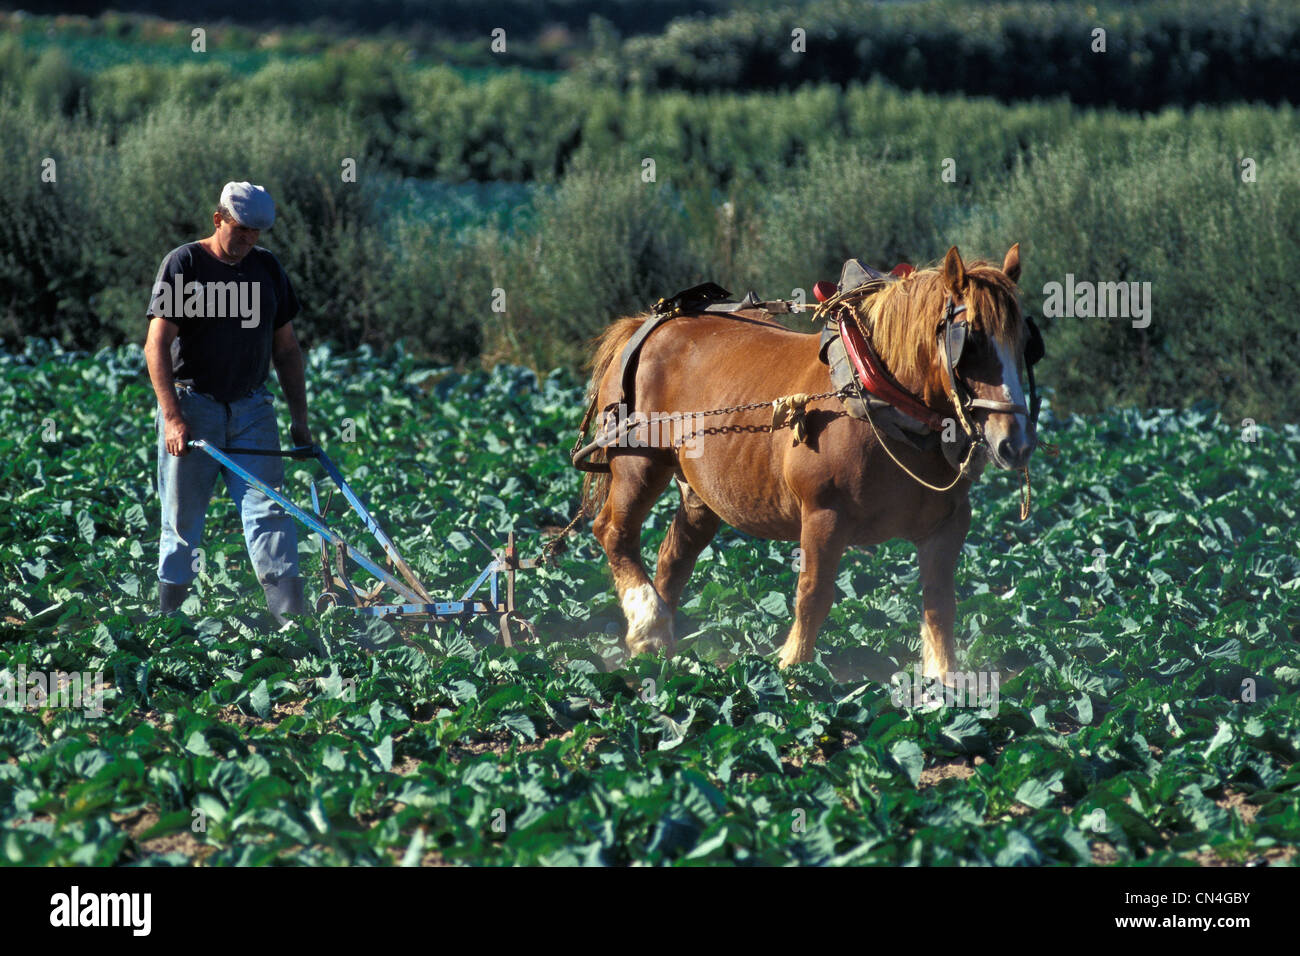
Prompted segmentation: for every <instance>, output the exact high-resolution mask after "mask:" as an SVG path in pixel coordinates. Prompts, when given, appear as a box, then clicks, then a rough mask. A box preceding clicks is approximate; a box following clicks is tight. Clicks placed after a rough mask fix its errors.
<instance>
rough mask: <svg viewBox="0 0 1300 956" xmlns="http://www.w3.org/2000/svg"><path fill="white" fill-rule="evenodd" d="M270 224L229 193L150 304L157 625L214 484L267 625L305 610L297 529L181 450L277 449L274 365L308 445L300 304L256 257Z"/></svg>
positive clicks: (248, 462) (181, 584) (252, 464)
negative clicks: (224, 493)
mask: <svg viewBox="0 0 1300 956" xmlns="http://www.w3.org/2000/svg"><path fill="white" fill-rule="evenodd" d="M274 221H275V203H274V201H272V199H271V196H270V194H269V193H268V192H267V191H266V190H265V189H263V188H262V187H261V186H254V185H252V184H251V183H247V182H241V183H236V182H230V183H226V185H225V188H224V189H222V191H221V199H220V202H219V204H218V207H217V210H216V212H214V213H213V215H212V224H213V226H214V231H213V233H212V235H210V236H208V237H207V238H206V239H200V240H199V241H198V242H191V243H187V244H185V245H183V246H180V247H178V248H176V249H173V250H172V251H171V252H169V253H168V254H167V256H166V258H164V259H163V262H162V267H161V268H160V269H159V270H158V279H157V281H156V282H155V283H154V287H153V293H152V295H151V297H150V301H149V309H148V318H149V335H148V339H147V340H146V342H145V358H146V360H147V362H148V365H149V376H150V378H151V379H152V381H153V388H154V393H155V394H156V395H157V397H158V410H157V414H156V418H155V426H156V430H157V433H158V494H159V497H160V498H161V499H162V537H161V539H160V541H159V546H158V551H159V554H158V582H159V585H158V591H159V608H160V612H161V613H163V614H168V613H171V612H172V611H174V610H176V609H177V608H178V607H180V605H181V603H182V602H183V601H184V600H185V597H186V595H187V593H188V592H189V588H190V584H191V583H192V582H193V580H194V578H195V577H196V576H197V574H198V571H199V569H200V567H201V564H200V559H199V556H198V549H199V547H200V542H201V541H202V538H203V522H204V518H205V517H206V515H207V510H208V502H209V500H210V499H211V497H212V490H213V486H214V484H215V483H216V479H217V473H218V472H221V473H222V476H223V477H224V478H225V481H226V488H227V489H228V491H229V492H230V495H231V497H232V498H233V499H234V501H235V505H236V506H237V507H238V509H239V516H240V519H241V520H242V521H243V525H244V539H245V541H246V543H247V546H248V555H249V557H250V558H251V559H252V562H253V569H254V571H255V572H256V573H257V578H258V580H259V581H260V582H261V584H262V588H263V590H264V591H265V592H266V603H267V607H268V609H269V610H270V611H271V614H272V615H273V616H274V617H275V619H276V620H277V621H278V622H279V623H281V624H283V623H284V622H285V620H286V618H285V615H286V614H301V613H304V611H305V610H306V608H305V606H304V601H303V588H302V577H301V576H300V573H299V569H298V534H297V529H296V527H295V526H294V522H293V519H292V518H291V517H290V516H289V515H288V514H287V513H286V512H285V510H284V509H283V508H282V507H280V506H279V505H278V504H276V503H275V502H273V501H271V500H270V499H269V498H267V497H266V496H265V495H264V494H262V493H261V492H260V491H258V490H257V489H256V488H254V487H252V486H251V485H250V484H249V483H248V481H247V480H245V479H243V478H240V477H239V476H238V475H235V474H233V473H232V472H230V471H229V469H226V468H224V467H223V466H221V465H220V464H218V463H217V461H216V460H215V459H214V458H212V457H211V456H210V455H207V454H204V453H203V452H191V449H190V448H189V447H188V446H187V442H189V441H190V440H192V439H197V438H202V439H204V440H205V441H207V442H209V443H211V444H212V445H215V446H217V447H218V448H228V447H235V448H274V449H279V447H280V439H279V435H278V433H277V431H278V430H277V427H276V418H275V409H274V407H273V399H272V396H271V393H270V392H269V391H268V390H267V388H266V385H265V382H266V377H267V372H268V370H269V365H270V363H272V362H274V363H275V370H276V374H277V375H278V376H279V379H280V387H281V388H282V389H283V390H284V395H285V398H286V399H287V400H288V402H289V410H290V412H291V414H292V425H291V427H290V435H291V437H292V439H293V441H294V444H296V445H310V444H311V443H312V440H311V431H310V430H309V429H308V427H307V389H306V381H305V376H304V373H303V360H302V351H301V350H300V349H299V347H298V340H297V338H296V337H295V336H294V332H293V322H292V319H293V317H294V316H295V315H296V314H297V313H298V308H299V306H298V299H297V297H296V296H295V295H294V292H293V286H292V285H290V283H289V277H288V276H287V275H285V272H284V269H282V268H281V266H280V263H279V261H278V260H277V259H276V258H275V256H274V255H272V254H271V253H270V252H269V251H267V250H266V249H263V248H262V247H261V246H258V245H256V242H257V238H258V236H259V234H260V233H261V232H263V231H265V230H267V229H270V228H271V225H272V223H274ZM237 458H238V460H239V462H240V464H241V465H242V466H243V467H244V468H246V469H247V470H248V471H249V472H250V473H251V474H253V475H256V476H257V477H258V478H260V479H261V480H262V481H265V482H266V483H267V484H268V485H270V486H271V487H278V486H280V485H281V484H282V483H283V482H284V463H283V460H282V459H280V458H278V457H273V456H260V455H247V456H237Z"/></svg>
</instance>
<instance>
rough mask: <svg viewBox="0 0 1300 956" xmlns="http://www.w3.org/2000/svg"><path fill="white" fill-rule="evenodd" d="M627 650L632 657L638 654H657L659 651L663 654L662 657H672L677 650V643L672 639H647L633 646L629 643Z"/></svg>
mask: <svg viewBox="0 0 1300 956" xmlns="http://www.w3.org/2000/svg"><path fill="white" fill-rule="evenodd" d="M627 649H628V652H629V653H630V654H631V655H632V656H633V657H636V656H637V655H638V654H657V653H659V652H660V651H663V652H664V657H672V656H673V653H674V651H676V649H677V642H676V641H674V640H673V639H672V638H663V637H647V638H643V639H642V640H640V641H637V642H636V643H635V644H633V643H632V642H631V641H629V642H628V645H627Z"/></svg>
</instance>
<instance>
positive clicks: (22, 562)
mask: <svg viewBox="0 0 1300 956" xmlns="http://www.w3.org/2000/svg"><path fill="white" fill-rule="evenodd" d="M1049 350H1050V345H1049ZM307 374H308V389H309V394H310V395H311V396H312V406H311V420H312V425H313V429H314V432H315V435H316V438H317V440H318V442H320V444H321V445H322V446H323V447H324V448H325V449H326V451H327V452H328V453H329V454H330V456H331V457H332V458H333V459H334V460H335V461H336V462H338V464H339V465H340V467H341V468H342V470H343V472H344V474H346V475H347V476H348V478H349V480H350V481H351V483H352V485H353V487H354V488H355V489H357V490H358V491H359V492H360V493H361V494H362V495H363V496H364V497H365V498H366V500H367V501H368V502H369V503H370V504H371V506H372V510H373V511H374V512H375V514H376V515H377V517H379V519H380V520H381V521H382V522H384V523H385V525H386V527H387V529H388V531H389V532H390V533H391V534H392V536H393V537H394V538H395V539H396V541H397V542H398V544H399V546H400V547H401V548H402V550H403V553H404V554H405V555H406V557H407V558H408V559H409V560H410V561H411V563H412V564H413V565H414V567H415V569H416V571H417V573H419V574H420V576H421V578H422V579H423V580H424V581H425V583H426V584H427V585H429V587H430V590H431V591H433V592H434V593H435V596H440V597H441V596H443V595H450V596H454V597H458V596H459V595H460V593H461V591H463V589H464V588H465V587H466V586H467V585H468V584H469V582H470V581H472V580H473V578H474V577H475V575H476V574H477V572H478V570H479V569H480V568H481V567H482V566H483V565H484V564H485V563H486V562H487V561H488V560H489V555H488V552H487V551H486V550H485V549H484V547H483V546H482V545H481V544H480V543H479V542H478V541H476V540H475V536H476V535H477V536H478V537H481V538H482V539H483V540H484V541H486V542H488V543H489V544H493V545H498V544H501V543H503V542H504V539H505V535H506V533H507V532H508V531H510V530H514V531H515V532H516V534H517V536H518V538H519V541H520V545H521V549H522V551H523V554H524V556H525V557H532V556H535V555H537V554H538V553H540V551H541V548H542V546H543V544H544V543H545V542H546V541H547V540H549V539H550V536H551V535H552V534H553V533H554V531H555V530H557V529H558V528H559V527H562V526H563V525H565V524H567V523H568V521H569V519H570V518H571V517H572V516H573V514H574V513H575V509H576V507H577V499H578V492H579V483H580V482H579V475H578V473H576V472H574V471H573V470H572V469H571V468H570V467H569V465H568V460H567V454H566V452H567V448H568V447H569V445H570V444H571V442H572V439H573V433H574V430H575V428H576V425H577V422H578V420H579V418H580V416H581V411H582V407H581V399H582V392H583V383H581V382H579V381H577V380H576V379H574V378H572V377H571V376H570V375H567V374H564V373H556V374H553V375H551V376H549V377H547V378H546V379H545V380H544V381H539V379H538V377H537V376H536V375H535V374H534V373H533V372H530V371H526V370H523V369H520V368H516V367H513V366H508V365H500V366H497V367H496V368H495V369H494V370H492V371H491V372H482V371H472V372H464V373H461V372H456V371H453V370H451V369H448V368H444V367H433V366H426V365H423V364H421V363H419V362H417V361H416V360H414V359H412V358H410V357H409V356H407V355H405V354H404V353H403V352H401V351H400V350H395V351H391V352H389V353H388V354H386V355H382V356H381V355H376V354H373V353H371V352H369V351H366V350H362V351H361V352H359V353H350V354H332V353H331V352H329V351H328V350H326V349H324V348H316V349H313V350H312V351H311V352H310V354H309V356H308V373H307ZM0 394H2V397H0V514H2V515H3V518H2V520H0V605H3V611H2V614H3V625H0V693H2V694H6V696H4V697H3V698H0V862H5V863H22V864H93V865H107V864H131V863H137V864H149V865H165V866H186V865H194V864H204V865H207V866H222V865H238V864H258V863H269V862H290V863H297V864H339V863H357V864H384V865H390V864H401V865H419V864H462V863H473V864H486V865H498V864H539V863H540V864H628V863H649V864H680V865H691V864H703V863H720V862H730V863H739V864H777V865H782V864H790V863H804V864H829V865H844V864H906V863H922V864H998V865H1015V864H1054V863H1060V864H1099V865H1107V864H1132V863H1138V862H1141V863H1146V864H1152V863H1155V864H1184V863H1185V864H1201V865H1214V864H1242V863H1247V864H1264V863H1267V864H1273V865H1277V864H1294V863H1295V854H1296V850H1295V845H1296V843H1297V842H1298V841H1300V768H1297V766H1296V764H1295V760H1296V756H1297V752H1298V751H1300V550H1298V547H1297V541H1296V534H1295V528H1296V521H1297V515H1296V509H1297V500H1296V496H1295V489H1296V488H1297V487H1298V486H1300V457H1298V455H1297V449H1298V448H1300V428H1297V427H1296V426H1294V425H1288V426H1284V427H1276V428H1275V427H1269V426H1268V425H1267V424H1263V423H1262V424H1260V425H1259V426H1257V427H1256V428H1251V427H1250V425H1249V424H1244V425H1243V424H1242V423H1240V422H1233V421H1225V420H1224V419H1223V418H1221V417H1220V416H1219V415H1217V414H1216V413H1215V412H1214V411H1213V410H1212V409H1210V408H1208V407H1205V406H1200V405H1198V406H1195V407H1194V408H1193V409H1192V410H1190V411H1184V412H1177V413H1175V412H1171V411H1150V412H1138V411H1132V410H1125V411H1116V412H1113V413H1111V414H1108V415H1105V416H1101V417H1094V418H1087V419H1084V418H1080V417H1077V416H1070V417H1068V418H1064V417H1058V416H1056V415H1054V414H1053V413H1052V411H1051V407H1050V397H1049V401H1048V404H1047V406H1046V407H1045V411H1044V417H1043V422H1042V430H1043V437H1044V439H1046V440H1047V441H1050V442H1053V443H1055V444H1056V445H1057V446H1058V447H1059V449H1060V453H1059V456H1057V457H1049V456H1047V455H1045V454H1042V453H1039V454H1038V455H1036V456H1035V460H1034V462H1033V463H1032V466H1031V474H1032V477H1033V510H1032V514H1031V516H1030V518H1029V519H1028V520H1027V521H1025V522H1023V523H1022V522H1019V521H1018V520H1017V517H1018V494H1019V485H1018V481H1017V476H1015V475H1012V474H1008V473H1002V472H995V471H993V470H990V471H988V472H986V474H985V476H984V478H983V480H982V481H981V482H980V483H979V484H978V485H977V486H976V488H975V490H974V492H973V505H974V514H975V518H974V521H973V525H972V530H971V534H970V537H969V539H968V541H967V545H966V549H965V555H964V557H963V560H962V563H961V565H960V567H959V570H958V577H957V587H958V628H957V630H958V649H959V661H960V662H961V666H962V667H963V668H964V669H967V670H970V671H979V672H982V673H985V674H993V675H996V678H997V693H996V695H995V696H994V697H993V698H992V699H989V698H987V697H981V698H980V700H978V701H976V702H975V705H974V706H972V705H971V701H969V700H953V701H942V700H940V701H933V700H930V699H927V698H913V697H910V696H909V695H901V694H899V693H898V692H897V691H898V686H899V685H898V681H899V680H900V678H898V677H896V676H895V675H897V674H899V673H900V672H903V673H910V672H911V670H912V668H913V667H915V666H916V665H917V661H918V660H919V646H920V641H919V615H920V594H919V585H918V582H917V571H916V564H915V554H914V552H913V551H912V549H911V547H910V546H909V545H906V544H904V543H901V542H894V543H891V544H889V545H886V546H882V547H880V548H877V549H871V550H864V551H854V552H851V553H850V555H849V556H848V557H847V558H846V560H845V562H844V564H843V566H842V569H841V574H840V576H839V579H838V591H839V595H838V602H837V604H836V606H835V608H834V610H833V611H832V614H831V617H830V618H829V620H828V622H827V625H826V627H825V629H824V630H823V632H822V636H821V639H820V640H819V642H818V651H819V658H818V660H817V661H816V662H814V663H810V664H803V665H799V666H797V667H795V668H793V669H791V670H789V671H786V672H781V671H779V670H778V669H777V667H776V664H775V649H776V647H777V645H778V644H779V643H780V641H781V640H782V639H783V638H784V634H785V631H786V629H787V628H788V626H789V620H790V604H791V599H792V595H793V590H794V583H795V572H794V570H793V560H792V553H791V552H792V548H793V545H789V544H786V543H780V542H766V541H760V540H755V539H752V538H748V537H745V536H742V535H739V534H736V533H734V532H731V531H729V530H727V529H724V530H723V532H722V533H721V534H720V535H719V537H718V538H717V539H716V540H715V541H714V543H713V546H712V547H711V548H710V549H708V550H707V551H705V553H704V555H703V556H702V559H701V561H700V565H699V568H698V570H697V572H696V575H695V577H694V578H693V580H692V582H691V584H690V585H689V587H688V590H687V598H686V601H685V603H684V606H683V608H682V611H681V613H680V615H679V620H678V627H677V630H678V634H679V635H684V639H683V640H681V642H680V648H679V654H678V656H676V657H675V658H673V659H671V660H668V661H665V660H663V659H661V658H660V659H655V658H638V659H635V660H631V661H629V660H627V659H625V656H624V654H623V651H622V649H621V633H622V626H623V621H622V615H621V612H620V610H619V608H618V605H617V602H616V600H615V596H614V592H613V588H612V584H611V581H610V577H609V572H608V569H607V567H606V565H605V562H604V557H603V554H602V553H601V552H600V550H599V548H598V547H597V546H596V545H595V543H594V540H593V539H592V537H591V535H590V530H589V525H580V526H579V529H578V530H577V531H576V532H575V534H574V535H573V536H571V537H570V538H568V539H566V547H565V548H564V549H563V550H561V551H560V552H559V553H558V555H557V560H556V562H555V563H554V564H553V565H551V566H548V567H546V568H544V569H540V570H536V571H531V570H530V571H524V572H521V577H520V579H519V588H518V594H519V600H520V603H521V605H522V609H523V612H524V613H525V615H526V616H528V617H529V618H530V620H531V621H532V623H533V625H534V627H535V630H536V641H535V642H530V643H527V644H524V645H521V646H518V647H516V648H514V649H506V648H503V647H501V646H500V645H499V644H494V643H493V638H494V637H495V628H494V627H493V626H492V625H493V622H492V621H490V620H489V619H483V620H481V621H476V622H471V623H470V624H467V625H464V626H452V625H433V626H426V627H425V629H424V630H418V629H415V628H412V627H409V626H406V627H402V628H401V629H399V628H396V627H394V626H393V625H391V624H389V623H385V622H382V621H371V622H370V623H369V624H365V625H363V624H361V623H360V622H359V620H358V619H357V618H356V617H354V616H353V615H352V614H351V613H350V612H349V611H347V610H346V609H331V610H329V611H328V612H326V613H325V614H324V615H323V616H320V617H319V618H317V617H315V616H312V617H307V618H303V619H300V620H298V621H296V622H294V623H291V624H290V625H288V626H287V627H286V628H284V629H282V630H279V631H276V630H274V629H273V628H272V627H271V626H270V622H269V618H268V617H267V616H266V612H265V607H264V604H263V599H262V595H261V591H260V589H259V588H258V586H257V584H256V581H255V580H254V578H253V576H252V574H251V571H250V569H249V566H248V560H247V556H246V554H245V553H244V550H243V539H242V535H241V533H240V529H239V523H238V519H237V517H236V515H235V513H234V509H233V505H231V504H230V503H229V502H228V501H227V500H225V499H224V498H221V497H220V488H219V489H218V491H219V494H218V497H217V498H215V499H214V505H213V507H212V508H211V510H210V512H209V521H208V531H207V537H206V541H205V548H206V560H205V563H204V570H203V573H202V575H201V583H200V587H199V588H198V593H197V594H196V595H194V596H192V597H191V598H190V600H189V601H188V602H187V603H186V605H185V606H184V609H183V611H184V613H182V614H181V615H179V616H175V617H171V618H167V619H161V618H158V617H154V616H152V615H153V611H154V608H155V607H156V574H155V568H156V561H157V541H158V534H159V524H158V521H159V518H158V505H157V500H156V496H155V492H154V488H153V483H154V471H155V459H154V440H153V410H154V407H155V403H154V399H153V396H152V392H151V389H150V387H149V384H148V378H147V374H146V373H145V371H144V362H143V356H142V354H141V352H140V350H139V349H138V348H137V347H134V346H131V347H123V348H120V349H117V350H104V351H101V352H99V353H97V354H93V355H92V354H85V353H73V352H64V351H62V350H61V349H60V348H59V347H57V346H54V345H51V344H49V343H46V342H44V341H41V340H35V339H31V340H28V342H27V345H26V348H25V350H24V351H22V352H20V353H8V354H2V355H0ZM344 438H352V439H354V440H352V441H344V440H343V439H344ZM315 467H316V466H315V465H314V464H312V465H310V466H309V465H308V464H303V463H296V462H295V463H290V464H289V466H288V474H289V478H288V482H287V486H288V490H289V494H290V495H291V497H293V499H294V500H295V501H298V502H304V501H306V499H307V484H306V483H307V479H308V477H309V476H311V475H312V474H313V469H314V468H315ZM673 507H675V504H674V502H672V501H671V500H669V499H668V498H667V497H666V498H665V499H664V501H663V502H662V503H661V506H660V508H659V509H658V510H657V511H656V512H655V514H654V515H653V516H652V518H651V520H650V522H649V524H648V526H647V542H646V553H647V555H650V554H651V548H653V547H657V545H658V542H659V540H660V538H661V537H662V535H663V533H664V530H665V528H666V524H667V520H668V519H669V517H670V516H671V513H672V508H673ZM335 510H337V508H336V509H335ZM337 520H338V524H339V526H340V527H348V525H347V523H346V521H345V520H344V519H343V518H342V517H339V518H338V519H337ZM353 527H354V530H355V531H356V533H355V535H354V536H353V540H354V541H356V542H358V543H361V542H365V541H367V540H369V539H368V536H366V535H365V534H364V532H363V531H361V529H359V528H355V526H353ZM362 546H363V547H364V544H363V545H362ZM313 547H314V542H313V541H312V540H311V539H309V538H308V537H307V536H306V534H304V535H303V536H302V538H301V541H300V548H301V549H302V553H303V558H304V567H305V568H306V569H308V573H309V574H310V575H312V577H310V578H309V581H310V586H312V587H316V586H317V585H318V581H319V577H318V575H319V565H318V561H317V560H316V559H314V557H313V556H314V555H315V554H316V552H315V551H313V550H312V549H313ZM372 553H374V552H373V551H372ZM453 592H455V593H454V594H453ZM56 672H67V673H72V672H75V673H78V674H102V677H103V681H104V689H103V693H102V699H101V700H100V704H101V706H98V707H86V706H80V707H77V706H65V705H64V704H65V702H63V701H60V700H57V699H55V698H53V697H51V698H47V699H46V700H44V701H43V702H41V701H40V700H39V697H40V695H39V694H35V695H34V694H33V690H32V687H33V685H32V684H31V683H30V681H31V679H32V678H31V675H33V674H46V675H48V674H54V673H56ZM20 675H21V676H22V678H23V680H20ZM6 688H7V690H6ZM33 696H36V697H37V698H38V700H37V702H36V703H33V700H32V698H33Z"/></svg>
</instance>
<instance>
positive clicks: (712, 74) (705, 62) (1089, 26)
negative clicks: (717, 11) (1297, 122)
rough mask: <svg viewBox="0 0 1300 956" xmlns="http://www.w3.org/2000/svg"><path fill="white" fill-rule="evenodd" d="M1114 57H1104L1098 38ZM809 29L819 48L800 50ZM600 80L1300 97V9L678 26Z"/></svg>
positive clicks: (1118, 9)
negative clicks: (798, 42) (1099, 35)
mask: <svg viewBox="0 0 1300 956" xmlns="http://www.w3.org/2000/svg"><path fill="white" fill-rule="evenodd" d="M1098 28H1100V29H1103V30H1104V31H1105V52H1094V30H1096V29H1098ZM796 30H801V31H803V36H804V41H805V43H806V47H805V51H804V52H799V51H796V50H795V49H794V45H795V40H794V31H796ZM588 73H589V76H590V77H591V78H593V79H594V80H595V81H596V82H598V83H600V84H619V85H632V86H643V87H649V88H655V89H664V88H674V89H684V90H691V91H705V90H710V91H715V90H754V89H789V88H793V87H796V86H800V85H803V84H807V83H814V84H817V83H828V82H829V83H838V84H847V83H850V82H854V81H861V80H865V79H867V78H869V77H872V76H879V77H882V78H884V79H886V80H888V81H890V82H891V83H894V84H897V85H899V86H902V87H905V88H908V89H920V90H928V91H933V92H952V91H962V92H965V93H968V94H987V95H992V96H996V97H1000V98H1002V99H1005V100H1019V99H1026V98H1030V97H1055V96H1067V97H1069V99H1070V100H1071V101H1072V102H1074V103H1077V104H1085V105H1109V106H1119V107H1122V108H1126V109H1142V110H1150V109H1158V108H1159V107H1161V106H1165V105H1169V104H1180V105H1190V104H1193V103H1223V102H1230V101H1247V100H1248V101H1266V102H1282V101H1289V102H1292V103H1295V102H1298V101H1300V7H1297V6H1296V5H1295V4H1294V3H1292V2H1290V0H1253V2H1250V3H1243V2H1242V0H1153V2H1149V3H1141V4H1134V5H1117V4H1115V3H1104V2H1103V3H1097V4H1092V3H1073V2H1071V3H1030V2H1024V0H1017V2H993V3H971V2H970V0H921V2H917V3H877V4H863V3H859V2H855V0H816V2H812V3H808V4H792V5H790V6H788V7H785V8H783V9H781V10H780V11H770V10H763V11H754V10H738V11H734V12H730V13H726V14H723V15H720V16H717V17H713V18H694V19H682V20H676V21H674V22H673V23H671V24H669V26H668V28H667V29H666V30H665V31H664V32H663V33H662V34H661V35H657V36H642V37H633V38H631V39H629V40H627V41H626V42H625V43H624V44H622V46H621V47H620V48H618V49H617V50H616V51H613V52H603V53H597V54H596V55H594V56H593V57H592V58H591V61H590V63H589V64H588Z"/></svg>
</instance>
